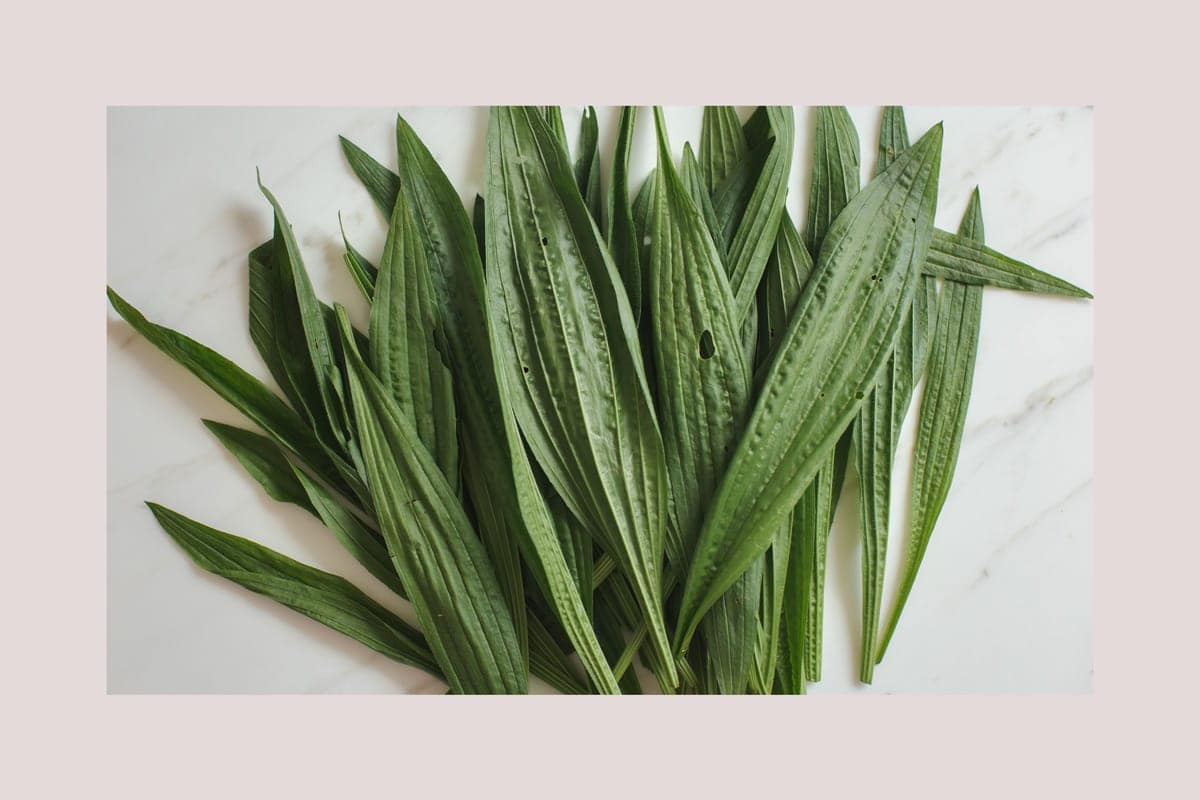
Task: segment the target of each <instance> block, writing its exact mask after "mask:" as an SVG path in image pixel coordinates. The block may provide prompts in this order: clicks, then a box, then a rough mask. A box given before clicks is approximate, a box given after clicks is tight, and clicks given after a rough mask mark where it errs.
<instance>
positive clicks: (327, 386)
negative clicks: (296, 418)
mask: <svg viewBox="0 0 1200 800" xmlns="http://www.w3.org/2000/svg"><path fill="white" fill-rule="evenodd" d="M258 188H259V190H261V191H262V193H263V196H264V197H266V198H267V201H268V202H269V203H270V204H271V208H272V209H274V212H275V237H274V239H273V241H274V242H275V243H276V244H275V253H274V257H275V258H276V259H278V261H277V267H276V269H275V270H274V279H275V282H276V284H277V287H279V290H281V291H282V294H276V298H277V299H278V298H281V297H283V298H286V299H285V300H284V302H285V303H287V306H286V307H284V308H280V309H278V310H277V312H276V313H277V314H279V313H282V314H286V315H289V316H291V317H292V320H293V321H292V322H291V323H289V328H288V331H289V333H293V332H294V333H298V334H299V335H298V336H296V337H295V338H294V339H291V338H289V339H288V341H289V342H294V343H295V346H296V347H297V349H299V343H303V345H304V349H305V350H306V351H307V355H308V363H306V364H305V365H304V368H303V372H304V378H303V379H301V378H299V375H298V373H299V371H300V370H301V368H300V367H299V362H300V361H301V360H302V357H300V356H298V354H297V357H296V358H295V359H294V366H293V362H291V361H288V360H287V359H286V358H285V359H284V366H285V368H287V370H288V373H289V375H290V376H291V377H292V380H293V381H294V382H296V381H301V380H302V381H303V383H304V384H305V385H311V386H315V388H316V391H315V395H316V398H317V399H319V400H320V406H319V407H313V408H309V409H308V411H309V413H310V415H311V417H312V420H313V423H314V427H315V429H316V432H317V438H318V439H319V440H322V441H324V442H325V443H326V444H327V445H329V446H330V447H333V446H335V445H337V446H340V447H341V449H342V450H343V451H348V450H347V445H348V443H349V437H348V432H347V431H346V430H345V429H344V427H343V426H342V424H341V420H342V419H343V414H344V410H343V409H342V407H341V405H340V403H339V401H338V399H337V395H338V393H339V392H340V389H341V387H340V386H338V385H336V384H337V377H336V376H337V375H338V372H337V366H336V364H335V362H334V355H333V345H332V343H331V341H330V338H329V329H328V328H327V327H326V318H325V312H324V310H323V309H322V307H321V303H320V302H319V301H318V300H317V296H316V294H315V293H314V292H313V288H312V282H311V281H310V280H309V278H308V272H307V271H306V270H305V268H304V262H303V260H302V259H301V257H300V246H299V244H297V242H296V238H295V236H294V235H293V234H292V226H291V224H289V223H288V221H287V217H286V216H284V213H283V208H282V206H280V204H279V201H278V200H276V199H275V195H273V194H271V192H270V190H268V189H267V187H266V186H264V185H263V184H262V180H261V179H260V180H259V183H258ZM277 325H278V323H277ZM283 341H284V337H282V336H280V335H279V329H278V327H277V328H276V342H277V344H279V345H280V353H281V355H283V354H284V350H283V347H282V345H283ZM293 369H295V370H296V371H295V372H294V371H293ZM309 403H310V404H311V405H313V406H316V401H315V400H312V401H309ZM322 412H323V413H322ZM330 437H331V438H330Z"/></svg>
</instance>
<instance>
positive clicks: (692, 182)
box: [679, 144, 728, 283]
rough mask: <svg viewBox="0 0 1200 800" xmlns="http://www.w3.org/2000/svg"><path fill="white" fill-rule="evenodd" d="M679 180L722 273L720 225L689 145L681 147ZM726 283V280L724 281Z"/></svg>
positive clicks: (723, 252)
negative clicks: (719, 257)
mask: <svg viewBox="0 0 1200 800" xmlns="http://www.w3.org/2000/svg"><path fill="white" fill-rule="evenodd" d="M679 179H680V180H682V181H683V185H684V187H685V188H686V189H687V192H688V196H689V197H691V199H692V204H693V205H695V206H696V210H697V211H699V212H700V217H701V219H702V220H703V221H704V227H705V229H706V230H707V231H708V234H709V237H710V238H711V239H712V240H713V243H714V246H715V247H716V248H717V252H718V253H719V254H720V256H721V260H722V264H721V271H722V272H724V271H725V266H724V258H725V250H724V245H723V244H722V243H721V238H720V237H721V224H720V222H718V221H717V212H716V211H714V210H713V205H712V198H711V197H709V193H708V188H707V187H706V186H705V185H704V176H703V175H701V173H700V164H699V163H698V162H697V161H696V156H695V154H694V153H693V152H692V146H691V145H690V144H684V146H683V159H682V160H681V161H680V162H679ZM726 283H728V280H726Z"/></svg>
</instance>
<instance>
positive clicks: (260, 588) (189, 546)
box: [146, 503, 445, 680]
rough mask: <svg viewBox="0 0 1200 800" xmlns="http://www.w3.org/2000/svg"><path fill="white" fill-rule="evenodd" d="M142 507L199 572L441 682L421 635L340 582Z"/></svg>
mask: <svg viewBox="0 0 1200 800" xmlns="http://www.w3.org/2000/svg"><path fill="white" fill-rule="evenodd" d="M146 505H147V506H149V508H150V510H151V511H152V512H153V513H154V516H155V518H156V519H157V520H158V524H159V525H161V526H162V529H163V530H164V531H166V533H167V534H168V535H169V536H170V537H171V538H172V539H174V540H175V542H176V543H177V544H178V545H179V546H180V547H182V548H183V550H184V552H185V553H187V554H188V556H189V557H190V558H191V559H192V561H194V562H195V563H196V565H197V566H199V567H200V568H201V569H204V570H207V571H208V572H211V573H213V574H214V575H219V576H221V577H223V578H227V579H229V580H231V581H233V582H234V583H239V584H241V585H242V586H244V587H246V588H247V589H249V590H250V591H252V592H257V593H258V594H262V595H266V596H267V597H270V598H272V599H273V600H276V601H278V602H280V603H282V604H283V605H285V606H288V607H289V608H292V609H293V610H295V611H299V612H300V613H301V614H304V615H305V616H307V617H310V618H311V619H314V620H316V621H317V622H320V623H321V624H322V625H325V626H327V627H330V628H333V629H334V630H336V631H338V632H339V633H343V634H345V635H347V636H349V637H351V638H353V639H357V640H358V641H359V642H362V643H363V644H365V645H366V646H367V647H370V648H371V649H372V650H374V651H376V652H378V653H382V654H383V655H385V656H387V657H388V658H391V659H393V660H395V661H399V662H401V663H404V664H409V665H411V666H414V667H417V668H418V669H422V670H425V671H426V672H428V673H430V674H431V675H434V676H436V677H438V678H441V679H442V680H445V678H444V677H443V676H442V674H441V672H440V670H439V668H438V666H437V663H436V662H435V661H434V659H433V656H432V655H431V654H430V651H429V648H428V646H427V644H426V642H425V640H424V639H423V637H422V636H421V634H420V633H419V632H418V631H416V630H414V629H413V628H412V627H410V626H409V625H408V624H407V623H406V622H404V620H402V619H400V618H399V617H397V616H396V615H395V614H393V613H392V612H390V611H388V610H387V609H386V608H384V607H383V606H381V605H379V604H378V603H376V602H375V601H374V600H372V599H371V598H369V597H367V596H366V595H365V594H363V593H362V592H361V591H360V590H359V589H358V588H356V587H355V586H354V585H353V584H351V583H349V582H348V581H346V580H345V579H343V578H339V577H338V576H336V575H330V574H329V573H327V572H322V571H321V570H318V569H315V568H313V567H310V566H307V565H305V564H301V563H299V562H298V561H293V560H292V559H290V558H288V557H287V556H284V555H281V554H279V553H276V552H275V551H273V550H269V549H267V548H265V547H263V546H262V545H258V544H255V543H254V542H251V541H249V540H248V539H242V538H240V537H238V536H233V535H231V534H228V533H222V532H221V531H218V530H215V529H213V528H210V527H208V526H207V525H202V524H200V523H199V522H196V521H195V520H191V519H188V518H187V517H185V516H183V515H182V514H179V513H178V512H175V511H172V510H170V509H168V508H164V507H163V506H160V505H158V504H156V503H147V504H146Z"/></svg>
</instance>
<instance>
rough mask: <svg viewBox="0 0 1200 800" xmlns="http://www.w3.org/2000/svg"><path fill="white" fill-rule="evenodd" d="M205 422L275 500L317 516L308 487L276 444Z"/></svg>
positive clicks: (217, 424) (230, 426)
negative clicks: (305, 489)
mask: <svg viewBox="0 0 1200 800" xmlns="http://www.w3.org/2000/svg"><path fill="white" fill-rule="evenodd" d="M201 422H203V423H204V427H206V428H208V429H209V431H211V432H212V434H213V435H214V436H216V437H217V441H219V442H220V443H221V444H222V445H224V447H225V449H226V450H228V451H229V452H230V453H231V454H232V455H233V457H234V458H236V459H237V460H238V462H239V463H240V464H241V465H242V467H243V468H244V469H245V470H246V472H248V473H249V474H250V477H252V478H254V480H256V481H257V482H258V483H259V485H261V486H262V487H263V489H264V490H265V491H266V493H267V495H268V496H270V497H271V498H272V499H273V500H278V501H279V502H281V503H291V504H292V505H296V506H299V507H300V508H303V509H304V510H305V511H308V512H309V513H311V514H316V513H317V511H316V509H315V508H313V505H312V503H311V502H310V501H309V499H308V494H307V493H306V492H305V491H304V487H303V486H302V485H301V484H300V481H299V480H298V479H297V478H296V475H295V473H294V472H293V471H292V465H291V463H289V462H288V460H287V457H286V456H284V454H283V451H282V450H281V449H280V448H279V446H278V445H276V444H275V443H274V442H273V441H271V440H270V439H268V438H267V437H265V436H259V435H258V434H257V433H254V432H253V431H247V430H243V429H242V428H235V427H234V426H233V425H225V424H224V423H221V422H214V421H212V420H211V419H205V420H201Z"/></svg>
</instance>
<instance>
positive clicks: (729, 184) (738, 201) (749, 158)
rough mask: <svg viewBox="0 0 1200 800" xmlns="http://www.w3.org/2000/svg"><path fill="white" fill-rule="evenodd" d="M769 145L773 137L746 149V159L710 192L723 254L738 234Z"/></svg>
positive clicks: (769, 148)
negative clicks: (718, 226)
mask: <svg viewBox="0 0 1200 800" xmlns="http://www.w3.org/2000/svg"><path fill="white" fill-rule="evenodd" d="M772 144H773V142H772V140H771V139H767V140H765V141H763V142H760V143H759V144H758V145H757V146H755V147H753V148H751V149H750V150H748V151H747V152H746V156H745V158H743V159H742V160H741V161H739V162H738V163H737V164H736V165H735V166H734V168H733V170H732V171H731V172H730V173H729V174H728V175H727V176H726V177H725V180H724V181H722V182H721V183H720V184H719V185H718V186H717V188H716V190H715V191H713V193H712V205H713V212H714V213H715V214H716V217H717V223H718V224H719V225H720V232H719V235H718V236H716V239H717V243H718V245H719V246H720V248H721V252H723V253H725V254H726V255H728V253H729V246H730V244H731V243H732V242H733V238H734V236H735V235H736V234H737V229H738V226H739V225H740V224H741V222H742V220H743V219H744V218H745V216H746V210H747V209H748V208H749V207H750V199H751V198H752V197H753V196H754V189H755V187H756V186H757V185H758V180H759V178H760V176H761V175H762V172H763V168H764V167H765V166H766V163H767V157H768V156H770V154H771V145H772ZM726 267H727V268H732V265H731V264H727V265H726Z"/></svg>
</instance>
